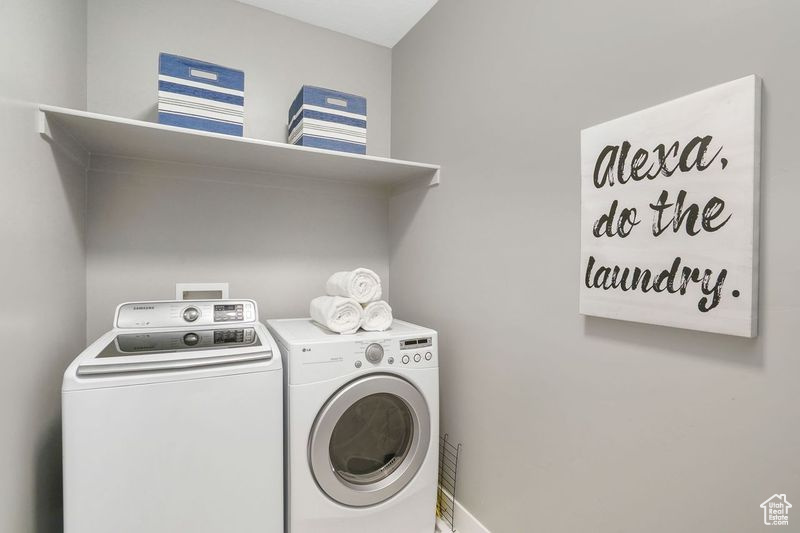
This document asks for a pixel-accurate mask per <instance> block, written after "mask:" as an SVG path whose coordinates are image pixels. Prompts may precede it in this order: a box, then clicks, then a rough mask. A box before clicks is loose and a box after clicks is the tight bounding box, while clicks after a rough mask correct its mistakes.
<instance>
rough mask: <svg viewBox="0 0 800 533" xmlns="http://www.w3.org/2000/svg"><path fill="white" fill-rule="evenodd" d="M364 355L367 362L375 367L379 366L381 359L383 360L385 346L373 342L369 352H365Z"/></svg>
mask: <svg viewBox="0 0 800 533" xmlns="http://www.w3.org/2000/svg"><path fill="white" fill-rule="evenodd" d="M364 355H365V356H366V358H367V361H369V362H370V363H372V364H373V365H377V364H378V363H380V362H381V359H383V346H381V345H380V344H378V343H376V342H373V343H372V344H370V345H369V346H367V350H366V351H365V352H364Z"/></svg>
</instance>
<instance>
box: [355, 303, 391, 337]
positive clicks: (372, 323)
mask: <svg viewBox="0 0 800 533" xmlns="http://www.w3.org/2000/svg"><path fill="white" fill-rule="evenodd" d="M392 320H394V319H393V318H392V308H391V307H389V304H387V303H386V302H384V301H383V300H378V301H377V302H372V303H370V304H367V305H366V306H364V319H363V320H362V321H361V327H362V328H364V329H365V330H366V331H386V330H387V329H389V328H390V327H391V326H392Z"/></svg>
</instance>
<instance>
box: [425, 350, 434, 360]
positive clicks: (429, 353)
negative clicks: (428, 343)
mask: <svg viewBox="0 0 800 533" xmlns="http://www.w3.org/2000/svg"><path fill="white" fill-rule="evenodd" d="M431 359H433V355H432V354H431V352H428V353H426V354H425V360H426V361H430V360H431Z"/></svg>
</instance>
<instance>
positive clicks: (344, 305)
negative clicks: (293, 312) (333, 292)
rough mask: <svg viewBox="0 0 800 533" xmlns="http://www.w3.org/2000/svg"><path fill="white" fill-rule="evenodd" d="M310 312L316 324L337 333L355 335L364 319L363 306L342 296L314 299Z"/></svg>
mask: <svg viewBox="0 0 800 533" xmlns="http://www.w3.org/2000/svg"><path fill="white" fill-rule="evenodd" d="M309 312H310V313H311V318H312V319H313V320H314V322H316V323H318V324H320V325H321V326H325V327H326V328H328V329H329V330H331V331H333V332H335V333H355V332H356V331H358V328H359V326H361V320H362V319H363V317H364V309H363V308H362V307H361V304H359V303H358V302H357V301H355V300H353V299H352V298H344V297H342V296H319V297H318V298H314V299H313V300H311V305H310V306H309Z"/></svg>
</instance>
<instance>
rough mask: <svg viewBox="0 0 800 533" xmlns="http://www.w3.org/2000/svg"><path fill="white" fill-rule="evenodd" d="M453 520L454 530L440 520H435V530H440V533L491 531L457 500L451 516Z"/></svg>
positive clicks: (487, 532) (485, 532) (481, 532)
mask: <svg viewBox="0 0 800 533" xmlns="http://www.w3.org/2000/svg"><path fill="white" fill-rule="evenodd" d="M453 522H454V523H455V526H456V528H455V530H451V529H450V526H449V525H448V524H445V523H444V522H443V521H441V520H437V521H436V530H437V532H438V531H441V532H442V533H453V532H454V531H455V533H491V531H489V529H488V528H487V527H486V526H484V525H483V524H481V523H480V521H479V520H478V519H477V518H475V517H474V516H473V515H472V513H470V512H469V511H467V509H466V508H465V507H464V506H463V505H461V504H460V503H459V502H456V505H455V512H454V517H453Z"/></svg>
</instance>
